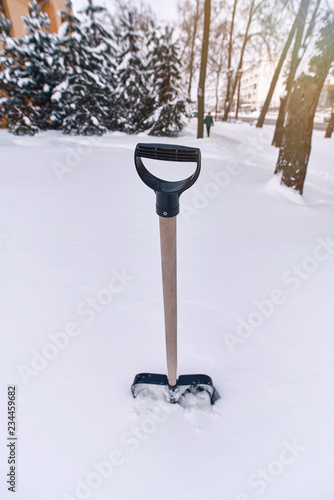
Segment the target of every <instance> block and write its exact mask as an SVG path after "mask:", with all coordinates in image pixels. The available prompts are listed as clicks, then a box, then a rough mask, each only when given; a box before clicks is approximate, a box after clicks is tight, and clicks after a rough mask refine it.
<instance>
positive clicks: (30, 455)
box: [0, 122, 334, 500]
mask: <svg viewBox="0 0 334 500" xmlns="http://www.w3.org/2000/svg"><path fill="white" fill-rule="evenodd" d="M195 129H196V123H195V122H192V123H190V125H189V127H188V128H187V129H186V130H185V132H184V133H183V135H182V137H179V138H178V139H177V140H169V139H167V140H163V141H162V140H161V139H152V138H150V137H148V136H146V135H139V136H126V135H124V134H120V133H114V134H109V135H107V136H105V137H103V138H88V139H87V138H83V137H80V138H78V137H67V136H64V135H60V134H58V133H55V132H53V133H44V134H41V135H40V136H36V137H34V138H26V137H23V138H19V137H14V136H12V135H10V134H8V133H7V132H6V131H4V130H1V131H0V146H1V157H2V162H1V168H0V176H1V177H0V182H1V196H0V210H1V223H0V246H1V253H2V258H1V264H0V266H1V271H0V272H1V277H2V279H1V283H2V285H1V305H2V312H1V337H0V349H1V350H0V352H1V367H0V377H1V405H0V407H1V411H0V433H1V434H0V435H1V440H0V471H1V473H0V498H1V499H4V500H7V499H10V498H12V497H13V493H11V492H8V491H7V486H8V485H7V484H6V481H7V477H6V474H7V473H8V472H9V465H8V463H7V458H8V454H9V448H8V447H7V446H6V445H7V443H8V441H6V439H7V415H6V409H7V405H6V402H7V386H8V385H11V384H16V386H17V393H18V394H17V437H18V440H17V445H16V453H17V455H16V458H17V464H16V473H17V492H16V494H15V498H16V500H73V499H85V498H92V499H94V500H107V499H111V498H115V499H117V500H132V499H133V500H134V499H136V500H141V499H143V500H144V499H145V500H156V499H158V498H159V500H171V499H173V500H256V499H260V498H262V499H265V500H283V499H284V500H329V499H330V498H332V497H333V496H334V478H333V469H334V456H333V450H334V433H333V418H334V399H333V388H334V363H333V346H334V338H333V282H334V246H333V242H334V229H333V211H334V174H333V172H332V166H333V162H332V157H333V140H329V139H324V138H323V132H315V134H314V144H313V150H312V155H311V160H310V165H309V172H308V176H307V179H306V185H305V195H304V197H303V198H300V197H299V196H298V195H296V194H294V193H292V192H291V191H290V190H288V189H285V188H283V187H281V186H280V185H279V184H278V182H277V180H276V179H274V178H273V175H272V172H273V170H274V166H275V160H276V156H277V150H275V149H274V148H272V147H271V146H270V142H271V138H272V133H273V129H272V128H271V127H265V128H264V129H263V130H259V129H256V128H254V127H252V126H250V125H248V124H232V123H231V124H221V123H217V124H215V127H214V128H213V129H212V137H210V138H209V139H207V138H205V139H203V140H197V139H195ZM153 141H155V142H169V143H173V142H175V143H179V144H184V145H190V146H197V147H200V148H201V151H202V156H203V163H202V172H201V175H200V177H199V179H198V181H197V183H196V185H195V186H194V187H193V188H192V189H191V190H189V191H188V192H186V193H184V194H183V195H182V197H181V214H180V215H179V217H178V278H179V284H178V286H179V288H178V294H179V297H178V299H179V373H196V372H203V373H207V374H209V375H211V376H212V378H213V380H214V383H215V385H216V387H217V389H218V391H219V392H220V394H221V396H222V398H221V399H220V400H219V401H218V403H217V404H216V405H215V406H214V407H212V408H210V409H207V410H203V409H198V408H192V409H188V410H184V409H183V408H180V407H179V406H178V405H173V406H171V405H168V404H167V403H164V402H163V401H152V400H133V399H132V397H131V393H130V386H131V383H132V380H133V377H134V375H135V374H136V373H138V372H141V371H151V372H158V373H164V372H165V352H164V333H163V311H162V297H161V295H162V292H161V277H160V255H159V234H158V217H157V215H156V214H155V207H154V204H155V200H154V194H153V193H152V192H151V191H150V190H149V189H148V188H147V187H146V186H145V185H144V184H143V183H142V182H141V181H140V179H139V178H138V176H137V174H136V172H135V168H134V164H133V152H134V148H135V145H136V144H137V142H153ZM160 167H161V168H162V167H164V171H165V170H166V165H165V164H164V165H162V164H161V165H159V168H160ZM156 168H158V167H156ZM177 168H178V169H182V170H181V171H182V173H183V172H184V171H187V172H188V171H189V166H187V165H183V166H178V167H177ZM62 169H63V170H62ZM64 169H65V170H64ZM174 171H175V169H174V170H173V172H174ZM182 175H183V174H182ZM57 343H58V344H59V345H62V348H60V347H56V344H57ZM37 353H38V354H37ZM41 353H44V355H46V356H48V357H49V358H51V357H52V358H53V359H49V360H44V361H43V360H42V358H40V357H39V356H40V354H41ZM28 369H29V370H31V371H28ZM84 485H85V486H84Z"/></svg>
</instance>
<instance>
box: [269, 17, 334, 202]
mask: <svg viewBox="0 0 334 500" xmlns="http://www.w3.org/2000/svg"><path fill="white" fill-rule="evenodd" d="M310 45H311V44H310ZM315 48H316V50H315V51H314V50H313V51H312V52H311V50H310V49H309V54H311V53H312V54H316V55H313V57H310V63H309V65H308V72H306V71H305V72H303V73H301V75H300V76H299V77H298V78H297V79H296V81H295V82H294V85H293V89H292V94H291V99H290V100H289V106H288V112H287V123H286V131H285V133H284V135H283V140H282V144H281V147H280V150H279V156H278V160H277V164H276V169H275V174H276V175H279V176H280V179H281V183H282V184H284V185H285V186H288V187H291V188H293V189H294V190H296V191H297V192H299V193H300V194H302V193H303V188H304V182H305V177H306V172H307V166H308V161H309V157H310V152H311V142H312V132H313V121H314V115H315V110H316V106H317V103H318V99H319V96H320V92H321V89H322V87H323V84H324V82H325V79H326V77H327V74H328V72H329V70H330V68H331V66H332V64H333V62H334V13H333V11H332V12H328V13H327V15H326V16H325V17H324V18H323V19H322V27H321V29H320V30H319V35H318V37H317V40H316V47H315ZM306 55H307V54H306Z"/></svg>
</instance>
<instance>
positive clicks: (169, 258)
mask: <svg viewBox="0 0 334 500" xmlns="http://www.w3.org/2000/svg"><path fill="white" fill-rule="evenodd" d="M142 158H149V159H153V160H162V161H173V162H193V163H196V170H195V172H194V173H193V174H192V175H191V176H190V177H188V178H187V179H184V180H181V181H166V180H162V179H159V178H158V177H155V176H154V175H153V174H151V173H150V172H149V171H148V170H147V169H146V167H145V166H144V164H143V161H142ZM135 165H136V169H137V172H138V174H139V177H140V178H141V180H142V181H143V182H144V183H145V184H146V185H147V186H148V187H150V188H151V189H153V190H154V191H155V193H156V212H157V214H158V215H159V222H160V244H161V261H162V282H163V298H164V315H165V335H166V351H167V374H168V375H167V376H166V375H161V374H156V373H139V374H138V375H136V376H135V379H134V382H133V384H132V387H131V389H132V394H133V396H134V397H137V396H138V395H139V394H140V393H141V394H142V395H143V394H145V393H147V392H149V393H153V394H157V393H158V394H160V393H162V396H163V397H164V398H165V399H166V400H167V401H169V402H171V403H180V404H182V403H184V402H185V401H186V398H188V399H189V398H190V400H192V399H194V398H195V399H196V400H197V401H203V402H204V403H206V402H207V401H209V402H210V403H211V404H214V403H215V401H217V399H219V394H218V393H217V391H216V390H215V388H214V386H213V384H212V379H211V378H210V377H209V376H207V375H200V374H199V375H180V376H179V377H178V378H177V300H176V295H177V294H176V216H177V214H178V213H179V198H180V195H181V194H182V193H183V191H185V190H186V189H188V188H190V186H192V185H193V184H194V182H195V181H196V180H197V178H198V176H199V173H200V170H201V152H200V150H199V149H198V148H190V147H186V146H176V145H171V144H145V143H142V144H137V147H136V150H135Z"/></svg>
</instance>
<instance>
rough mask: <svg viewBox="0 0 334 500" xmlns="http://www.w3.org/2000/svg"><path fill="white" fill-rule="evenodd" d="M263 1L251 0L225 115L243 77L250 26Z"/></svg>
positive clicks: (227, 113)
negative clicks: (256, 2) (256, 3)
mask: <svg viewBox="0 0 334 500" xmlns="http://www.w3.org/2000/svg"><path fill="white" fill-rule="evenodd" d="M261 3H262V2H260V3H259V4H258V5H255V0H251V4H250V8H249V13H248V20H247V26H246V30H245V34H244V36H243V42H242V46H241V50H240V57H239V63H238V67H237V70H236V72H235V75H234V79H233V84H232V85H231V87H232V88H231V91H230V95H229V100H228V101H227V103H226V106H225V113H224V116H225V114H226V116H228V115H229V112H230V110H231V107H232V103H233V98H234V94H235V91H236V89H237V87H238V84H239V80H240V79H241V75H242V67H243V62H244V56H245V51H246V46H247V43H248V41H249V38H250V27H251V24H252V21H253V17H254V13H255V11H256V9H258V8H259V7H260V4H261Z"/></svg>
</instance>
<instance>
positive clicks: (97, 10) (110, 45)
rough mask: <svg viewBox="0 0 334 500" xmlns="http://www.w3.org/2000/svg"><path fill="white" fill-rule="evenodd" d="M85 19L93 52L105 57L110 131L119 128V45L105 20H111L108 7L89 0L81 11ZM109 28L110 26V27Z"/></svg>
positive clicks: (104, 69)
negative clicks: (117, 93) (117, 67)
mask: <svg viewBox="0 0 334 500" xmlns="http://www.w3.org/2000/svg"><path fill="white" fill-rule="evenodd" d="M81 12H83V13H84V14H85V19H84V20H83V21H82V22H81V24H82V30H83V32H84V33H85V35H86V37H87V40H88V42H89V44H90V47H91V48H92V50H94V51H95V52H97V53H98V54H100V55H101V56H103V66H102V67H101V73H100V78H101V79H102V80H103V81H105V83H106V94H107V99H108V108H109V112H108V115H107V119H106V121H105V123H104V125H105V126H106V127H107V128H108V130H115V129H117V128H118V114H119V113H118V109H117V98H116V88H117V75H116V66H117V50H118V48H117V44H116V41H115V39H114V35H113V32H112V31H111V30H110V29H107V25H106V22H105V19H107V18H108V17H109V18H110V14H109V13H108V11H107V9H106V7H103V6H101V5H96V4H95V3H93V0H88V5H87V6H86V7H85V8H84V9H83V10H82V11H81ZM108 27H109V26H108Z"/></svg>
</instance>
